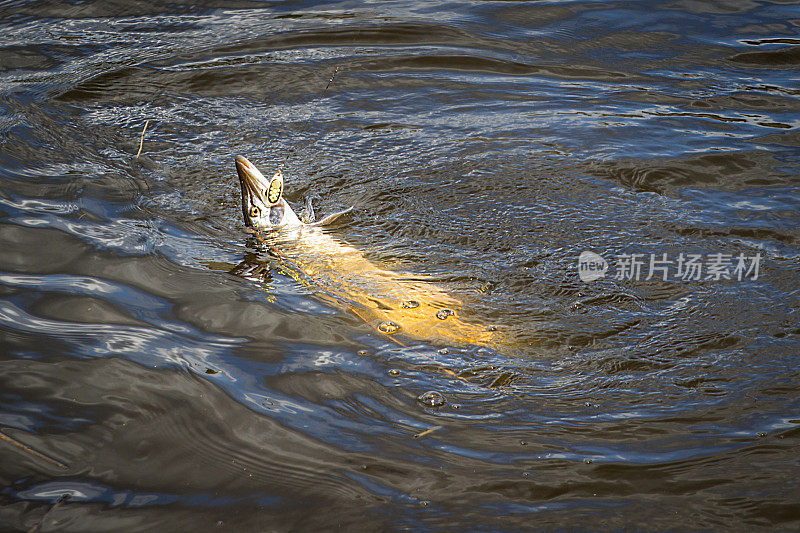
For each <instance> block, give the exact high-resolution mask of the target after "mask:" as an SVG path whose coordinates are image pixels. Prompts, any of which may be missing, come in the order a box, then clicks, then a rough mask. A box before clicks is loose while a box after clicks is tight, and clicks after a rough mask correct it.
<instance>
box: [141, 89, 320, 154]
mask: <svg viewBox="0 0 800 533" xmlns="http://www.w3.org/2000/svg"><path fill="white" fill-rule="evenodd" d="M331 80H333V78H331ZM149 123H150V120H149V119H148V120H145V121H144V128H142V137H141V139H139V151H138V152H136V159H139V155H140V154H141V153H142V145H143V144H144V132H146V131H147V125H148V124H149Z"/></svg>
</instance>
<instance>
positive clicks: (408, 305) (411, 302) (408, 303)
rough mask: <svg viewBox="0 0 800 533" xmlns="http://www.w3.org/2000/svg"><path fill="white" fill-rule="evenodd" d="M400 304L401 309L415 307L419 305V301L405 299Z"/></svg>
mask: <svg viewBox="0 0 800 533" xmlns="http://www.w3.org/2000/svg"><path fill="white" fill-rule="evenodd" d="M400 305H401V306H402V307H403V309H416V308H417V307H419V302H418V301H416V300H405V301H403V303H402V304H400Z"/></svg>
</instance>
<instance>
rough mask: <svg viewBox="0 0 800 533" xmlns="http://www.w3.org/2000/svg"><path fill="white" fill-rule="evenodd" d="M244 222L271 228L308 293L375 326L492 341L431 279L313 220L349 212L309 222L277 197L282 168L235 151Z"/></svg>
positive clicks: (451, 339) (421, 336)
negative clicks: (386, 262)
mask: <svg viewBox="0 0 800 533" xmlns="http://www.w3.org/2000/svg"><path fill="white" fill-rule="evenodd" d="M236 170H237V173H238V175H239V182H240V185H241V189H242V214H243V216H244V222H245V225H247V226H248V227H250V228H253V229H254V230H267V231H270V232H273V233H272V241H273V242H274V243H275V247H276V248H277V251H278V253H279V257H281V258H282V259H283V260H284V261H285V262H286V263H287V264H288V265H290V268H293V269H295V270H297V271H298V272H297V273H298V274H300V275H299V276H298V279H301V280H307V285H308V286H309V287H310V288H311V289H312V290H313V291H315V292H317V293H320V294H322V295H325V296H327V297H329V298H331V297H332V298H333V299H334V300H336V301H337V302H340V303H341V304H344V305H345V306H346V307H348V308H349V309H350V310H351V311H353V312H354V313H355V314H357V315H358V316H359V317H361V319H362V320H364V321H365V322H367V323H369V324H370V325H372V326H373V327H374V328H375V329H376V330H377V331H378V332H380V333H382V334H384V335H387V336H389V337H391V338H392V339H393V340H395V342H398V343H399V344H403V342H402V341H401V340H400V339H401V338H411V339H416V340H420V341H425V342H432V343H440V344H441V343H444V344H457V345H465V344H469V345H481V346H487V347H496V345H497V343H498V339H497V335H496V332H495V331H494V328H487V327H486V326H481V325H478V324H473V323H470V322H466V321H463V320H462V319H461V317H460V314H461V310H462V305H461V302H460V301H458V300H457V299H455V298H453V297H451V296H449V295H448V294H446V293H445V292H443V291H442V290H440V289H439V288H438V287H436V286H435V285H433V284H431V283H429V282H427V281H425V280H423V279H419V278H414V277H410V276H405V275H402V274H400V273H397V272H392V271H389V270H384V269H381V268H379V267H377V266H376V265H374V264H373V263H371V262H370V261H368V260H367V259H366V258H365V257H364V255H363V254H362V253H361V252H360V251H358V250H357V249H355V248H353V247H352V246H349V245H346V244H343V243H341V242H339V241H337V240H336V239H334V238H333V237H331V236H330V235H329V234H328V233H326V232H325V231H324V230H323V229H322V228H321V227H320V226H324V225H328V224H330V223H331V222H333V221H334V220H336V219H337V218H338V217H339V216H341V215H342V214H344V213H346V212H348V211H349V209H348V210H346V211H342V212H339V213H334V214H333V215H330V216H328V217H326V218H324V219H322V220H321V221H319V222H317V223H314V224H307V223H303V222H302V221H301V220H300V217H298V216H297V214H295V212H294V210H293V209H292V208H291V206H290V205H289V204H288V202H286V200H285V199H284V198H283V194H282V193H283V175H282V174H281V173H280V172H277V173H275V174H274V175H273V177H272V178H270V179H267V178H266V177H264V176H263V175H262V174H261V172H260V171H259V170H258V169H257V168H256V167H255V165H253V164H252V163H251V162H250V161H248V160H247V159H246V158H245V157H242V156H237V157H236Z"/></svg>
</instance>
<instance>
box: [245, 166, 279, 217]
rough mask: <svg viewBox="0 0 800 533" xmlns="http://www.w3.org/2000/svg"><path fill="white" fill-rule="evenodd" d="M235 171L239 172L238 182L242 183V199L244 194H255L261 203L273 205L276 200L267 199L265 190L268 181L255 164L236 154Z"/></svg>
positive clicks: (268, 183)
mask: <svg viewBox="0 0 800 533" xmlns="http://www.w3.org/2000/svg"><path fill="white" fill-rule="evenodd" d="M236 173H237V174H239V182H240V183H241V185H242V200H244V195H245V194H248V195H249V196H251V197H252V196H255V197H256V198H258V199H259V200H260V201H261V203H262V204H264V205H267V206H272V205H275V204H276V203H277V202H269V201H267V195H266V194H265V191H266V190H267V189H268V188H269V185H270V182H269V180H268V179H267V178H265V177H264V175H263V174H262V173H261V171H259V170H258V169H257V168H256V166H255V165H254V164H253V163H251V162H250V161H249V160H248V159H247V158H246V157H244V156H242V155H237V156H236Z"/></svg>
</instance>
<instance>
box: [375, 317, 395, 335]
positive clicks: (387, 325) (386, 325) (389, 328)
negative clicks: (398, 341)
mask: <svg viewBox="0 0 800 533" xmlns="http://www.w3.org/2000/svg"><path fill="white" fill-rule="evenodd" d="M378 329H379V330H381V332H383V333H386V334H387V335H391V334H392V333H395V332H396V331H400V326H399V325H398V324H395V323H394V322H392V321H391V320H384V321H383V322H381V323H380V324H378Z"/></svg>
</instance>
